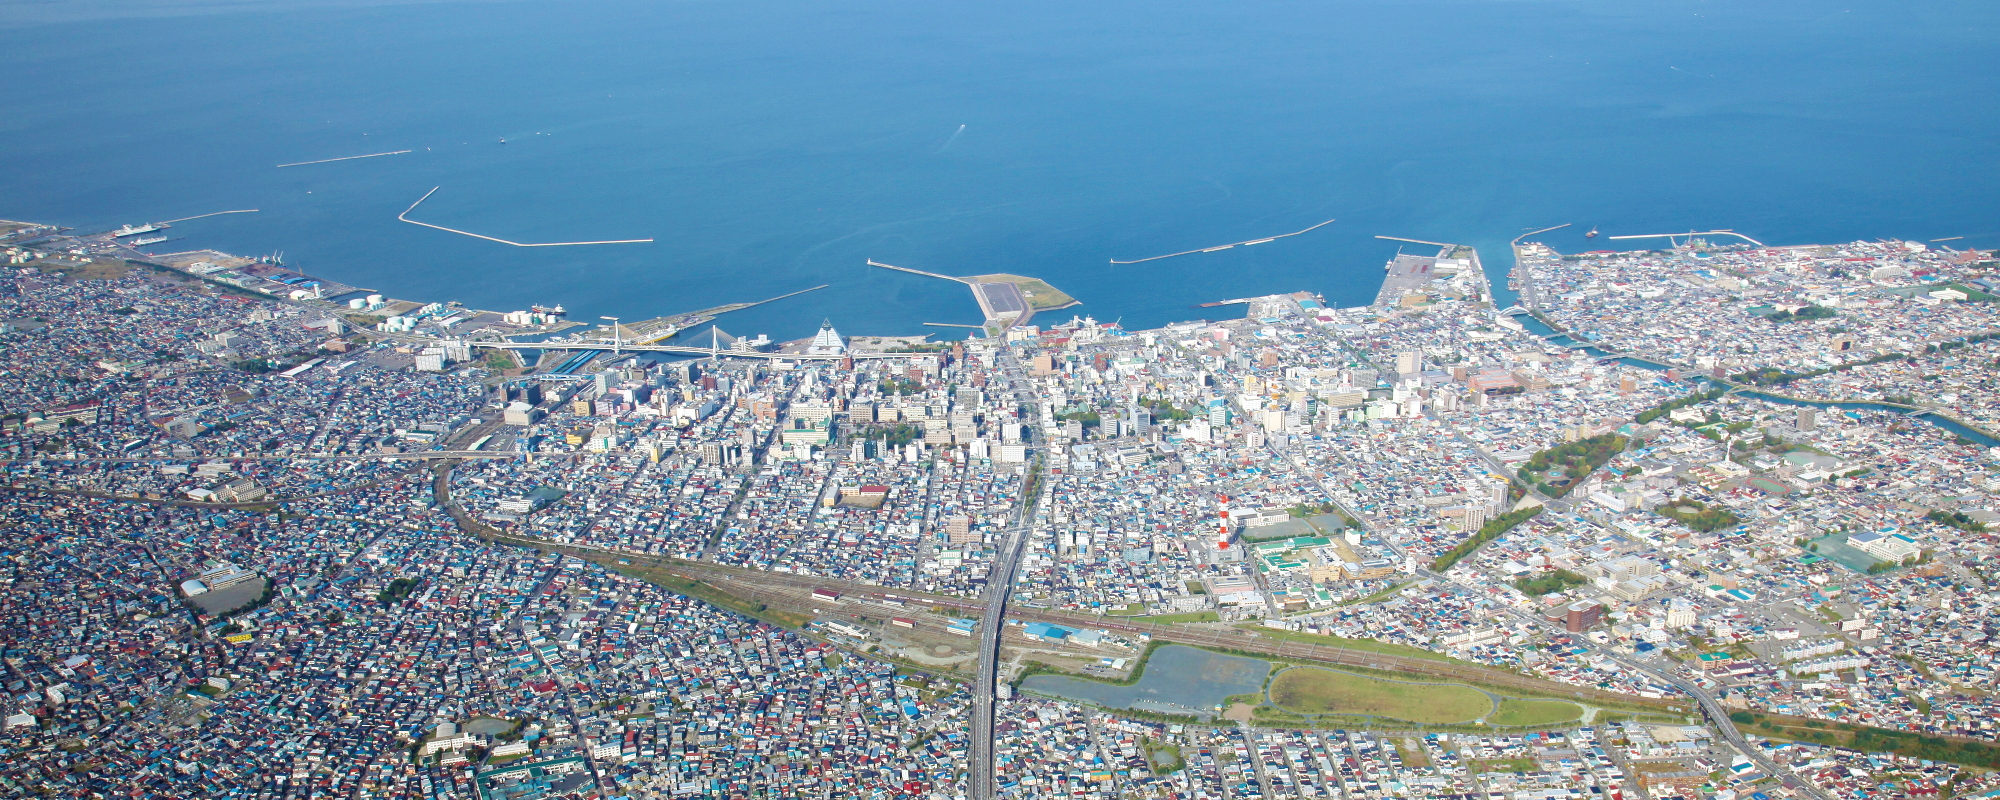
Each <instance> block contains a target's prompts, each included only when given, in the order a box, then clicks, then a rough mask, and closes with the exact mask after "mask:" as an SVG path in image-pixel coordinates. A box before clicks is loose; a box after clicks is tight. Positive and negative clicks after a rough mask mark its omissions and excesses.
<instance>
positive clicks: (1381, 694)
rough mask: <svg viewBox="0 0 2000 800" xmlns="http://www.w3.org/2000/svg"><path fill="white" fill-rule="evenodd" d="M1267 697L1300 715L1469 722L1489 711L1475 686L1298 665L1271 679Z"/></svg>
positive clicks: (1490, 708)
mask: <svg viewBox="0 0 2000 800" xmlns="http://www.w3.org/2000/svg"><path fill="white" fill-rule="evenodd" d="M1271 702H1272V703H1275V704H1276V705H1277V706H1278V707H1279V708H1283V709H1285V710H1287V711H1292V712H1295V713H1299V714H1329V713H1338V714H1370V715H1374V716H1379V717H1391V718H1394V719H1400V720H1407V721H1410V722H1416V723H1450V722H1469V721H1472V720H1475V719H1478V718H1480V717H1483V716H1486V714H1487V712H1489V711H1491V710H1493V701H1492V700H1490V699H1488V698H1487V697H1486V695H1485V694H1483V693H1481V692H1480V691H1479V690H1477V689H1473V688H1472V687H1470V686H1465V685H1462V684H1449V683H1396V682H1393V681H1385V680H1378V679H1376V678H1369V677H1364V676H1361V675H1353V674H1349V673H1345V672H1334V671H1332V670H1325V669H1316V668H1313V667H1299V668H1296V669H1289V670H1286V671H1285V672H1284V673H1283V674H1280V675H1279V676H1278V677H1277V678H1276V679H1275V680H1272V681H1271Z"/></svg>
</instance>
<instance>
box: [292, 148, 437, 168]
mask: <svg viewBox="0 0 2000 800" xmlns="http://www.w3.org/2000/svg"><path fill="white" fill-rule="evenodd" d="M408 152H410V151H408V150H394V151H391V152H387V153H369V154H368V155H365V156H341V157H339V158H322V159H320V160H318V161H299V162H294V163H291V164H279V165H278V167H279V168H284V167H303V166H305V165H307V164H331V163H333V162H335V161H353V160H354V159H357V158H379V157H381V156H400V155H402V154H404V153H408Z"/></svg>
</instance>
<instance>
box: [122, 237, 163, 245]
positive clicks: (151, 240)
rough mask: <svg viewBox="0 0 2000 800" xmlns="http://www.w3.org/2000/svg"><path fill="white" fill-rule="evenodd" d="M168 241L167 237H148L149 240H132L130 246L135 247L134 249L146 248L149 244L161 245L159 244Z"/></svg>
mask: <svg viewBox="0 0 2000 800" xmlns="http://www.w3.org/2000/svg"><path fill="white" fill-rule="evenodd" d="M166 240H167V237H165V236H150V237H147V238H144V239H133V240H132V241H131V242H129V243H128V244H130V245H131V246H133V247H145V246H146V245H149V244H159V243H161V242H164V241H166Z"/></svg>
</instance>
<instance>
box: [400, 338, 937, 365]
mask: <svg viewBox="0 0 2000 800" xmlns="http://www.w3.org/2000/svg"><path fill="white" fill-rule="evenodd" d="M428 341H430V342H432V343H434V344H443V343H444V342H445V341H447V340H445V339H430V340H428ZM450 341H457V340H455V339H454V340H450ZM465 344H466V345H467V346H470V347H486V348H492V349H494V350H611V349H617V350H619V351H621V352H630V353H676V354H679V355H690V356H707V357H710V358H762V359H767V360H780V359H782V360H785V361H839V360H841V359H843V358H848V357H852V358H854V359H855V360H863V359H870V358H909V357H910V355H911V354H910V353H843V354H840V355H815V354H811V353H763V352H758V351H756V350H728V349H723V348H719V347H688V346H686V345H678V344H618V345H615V348H614V345H612V344H611V343H600V342H529V343H521V342H477V341H473V342H466V343H465Z"/></svg>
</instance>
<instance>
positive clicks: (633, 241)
mask: <svg viewBox="0 0 2000 800" xmlns="http://www.w3.org/2000/svg"><path fill="white" fill-rule="evenodd" d="M442 188H444V187H442V186H433V187H431V190H430V191H428V192H424V196H423V197H419V198H417V202H414V203H411V204H410V207H409V208H406V209H403V213H401V214H397V215H396V219H399V220H402V221H404V222H407V223H410V224H411V225H422V226H424V227H426V228H436V229H438V230H441V231H444V232H446V233H456V234H458V235H460V236H470V237H472V238H474V239H485V240H486V241H489V242H499V243H501V244H507V245H513V246H515V247H576V246H578V245H586V244H639V243H641V242H650V241H652V239H606V240H604V241H598V242H510V241H508V240H506V239H501V238H497V237H493V236H484V235H481V234H477V233H473V232H471V231H462V230H459V229H457V228H447V227H445V226H443V225H432V224H430V223H428V222H418V221H416V220H413V219H410V212H412V211H415V210H417V206H420V205H423V203H424V201H425V200H429V199H431V195H434V194H437V190H439V189H442Z"/></svg>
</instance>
